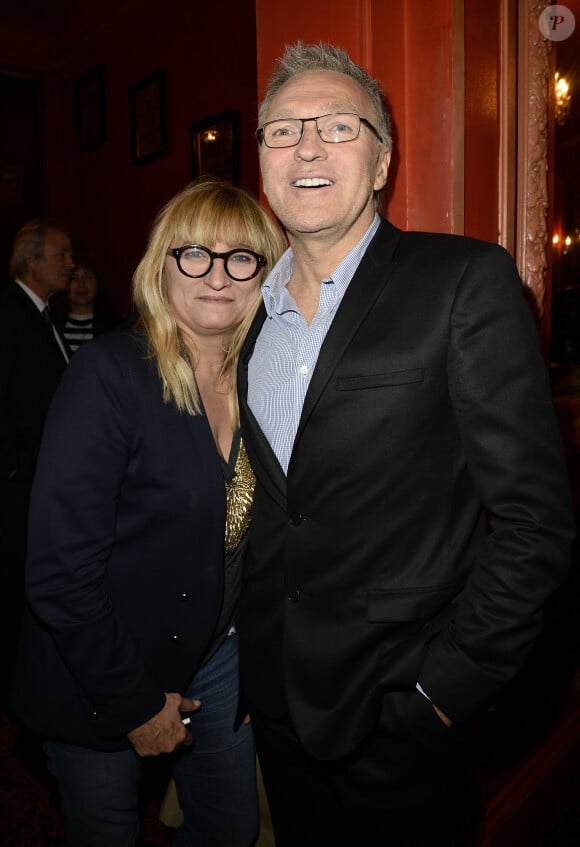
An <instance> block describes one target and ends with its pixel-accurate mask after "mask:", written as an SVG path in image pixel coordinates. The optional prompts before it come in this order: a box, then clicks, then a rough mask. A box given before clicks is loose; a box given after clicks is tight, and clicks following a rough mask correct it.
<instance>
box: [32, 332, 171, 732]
mask: <svg viewBox="0 0 580 847" xmlns="http://www.w3.org/2000/svg"><path fill="white" fill-rule="evenodd" d="M133 370H134V368H132V364H131V362H126V361H123V360H122V357H120V356H119V355H118V354H113V352H112V351H111V349H109V348H104V347H101V346H99V345H97V344H96V343H93V344H90V345H85V347H84V348H82V349H81V350H79V352H78V353H77V354H76V355H75V356H74V357H73V359H72V360H71V363H70V365H69V367H68V368H67V370H66V373H65V376H64V378H63V380H62V382H61V384H60V386H59V389H58V390H57V392H56V394H55V397H54V400H53V404H52V407H51V410H50V413H49V416H48V419H47V422H46V426H45V432H44V437H43V443H42V447H41V452H40V457H39V462H38V467H37V473H36V477H35V482H34V486H33V492H32V501H31V509H30V520H29V541H28V551H29V553H28V562H27V570H26V587H27V594H28V598H29V601H30V604H31V606H32V608H33V610H34V612H35V613H36V615H37V616H38V617H39V618H40V619H41V620H42V621H43V622H44V624H45V625H46V626H47V627H48V628H49V630H50V632H51V635H52V638H53V640H54V642H55V644H56V647H57V649H58V651H59V653H60V656H61V658H62V659H63V661H64V662H65V664H66V665H67V667H68V669H69V671H70V672H71V674H72V676H73V678H74V680H75V684H76V686H77V689H78V691H79V694H80V696H81V698H82V699H85V700H86V702H87V703H88V704H91V705H90V708H91V709H96V710H97V711H96V712H95V715H94V716H95V717H97V716H100V715H98V714H97V713H98V711H99V710H100V709H102V710H103V712H104V713H105V714H107V716H109V715H110V716H111V717H110V719H109V718H108V719H107V720H106V721H104V722H99V721H97V720H95V731H96V732H102V733H103V734H106V735H124V734H126V733H127V732H128V731H130V730H131V729H133V728H134V727H136V726H139V725H140V724H141V723H143V722H144V721H146V720H148V719H149V718H150V717H152V716H153V715H154V714H156V713H157V712H158V711H159V710H160V709H161V708H162V706H163V704H164V702H165V697H164V692H163V691H161V690H160V688H159V686H158V685H157V684H156V682H155V680H154V679H152V677H151V676H150V674H149V673H148V671H147V669H146V667H145V665H144V663H143V661H142V659H141V656H140V652H139V647H138V644H137V643H136V641H135V639H134V638H132V637H131V635H130V634H129V633H128V632H127V631H126V628H125V626H124V623H123V620H121V619H120V617H119V616H118V615H117V613H116V609H115V604H114V602H113V599H112V598H111V596H110V595H109V593H108V591H107V584H106V575H107V569H108V563H109V558H110V555H111V550H112V549H113V545H114V544H115V527H116V522H117V510H118V502H119V495H120V491H121V488H122V486H123V482H124V479H125V476H126V473H127V468H128V465H129V463H130V462H135V461H137V460H138V443H137V442H136V435H135V416H136V414H137V412H136V409H137V408H138V406H137V403H136V402H135V396H134V390H135V389H134V387H133V385H132V383H133V377H132V372H133ZM135 555H138V550H136V551H135Z"/></svg>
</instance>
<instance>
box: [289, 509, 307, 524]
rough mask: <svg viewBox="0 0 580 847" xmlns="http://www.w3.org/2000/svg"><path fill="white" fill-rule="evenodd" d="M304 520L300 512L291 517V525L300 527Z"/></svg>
mask: <svg viewBox="0 0 580 847" xmlns="http://www.w3.org/2000/svg"><path fill="white" fill-rule="evenodd" d="M303 520H304V516H303V515H301V514H300V513H299V512H294V513H293V514H291V515H290V523H291V524H292V526H300V524H301V523H302V521H303Z"/></svg>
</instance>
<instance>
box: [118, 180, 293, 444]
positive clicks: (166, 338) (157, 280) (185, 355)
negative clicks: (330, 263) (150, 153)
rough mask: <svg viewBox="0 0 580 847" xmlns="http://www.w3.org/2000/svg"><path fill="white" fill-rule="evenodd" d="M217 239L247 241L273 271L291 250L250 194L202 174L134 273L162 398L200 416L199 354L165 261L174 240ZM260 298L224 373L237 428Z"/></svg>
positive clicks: (233, 342) (161, 217)
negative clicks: (177, 307)
mask: <svg viewBox="0 0 580 847" xmlns="http://www.w3.org/2000/svg"><path fill="white" fill-rule="evenodd" d="M218 241H225V242H226V243H228V244H232V245H242V244H243V245H245V246H247V247H249V248H250V249H252V250H255V251H256V253H260V254H261V255H263V256H264V257H265V259H266V262H265V265H264V270H263V272H262V273H263V274H264V275H265V274H267V273H268V272H269V271H270V270H271V269H272V267H273V266H274V264H275V263H276V262H277V260H278V259H279V257H280V256H281V254H282V252H283V251H284V248H285V243H284V239H283V237H282V234H281V232H280V230H279V228H278V226H277V225H276V224H275V223H274V221H273V220H272V219H271V218H270V217H269V215H268V214H267V213H266V212H265V211H264V210H263V209H262V208H261V207H260V205H259V204H258V202H257V201H256V200H254V198H253V197H251V196H250V195H249V194H248V193H246V192H245V191H243V190H242V189H241V188H237V187H235V186H233V185H230V184H229V183H225V182H220V181H219V180H216V179H213V178H207V177H205V178H200V179H199V180H196V181H195V182H193V183H191V185H189V186H188V187H187V188H185V189H184V190H183V191H181V192H179V194H177V195H176V196H175V197H173V198H172V199H171V200H170V201H169V202H168V203H167V204H166V206H164V207H163V209H161V211H160V212H159V214H158V215H157V217H156V219H155V222H154V224H153V227H152V230H151V234H150V236H149V242H148V245H147V250H146V252H145V255H144V256H143V258H142V259H141V261H140V262H139V265H138V266H137V269H136V271H135V274H134V276H133V299H134V302H135V306H136V308H137V311H138V313H139V319H140V324H141V326H142V328H143V331H144V333H145V336H146V338H147V341H148V344H149V348H150V354H151V356H152V357H153V358H155V359H156V361H157V370H158V373H159V377H160V379H161V382H162V385H163V399H164V400H165V402H166V403H170V402H173V403H175V405H176V406H177V408H178V409H179V410H180V411H182V412H188V413H189V414H191V415H199V414H201V402H200V397H199V392H198V389H197V385H196V381H195V367H196V365H197V361H196V359H195V351H191V348H190V347H189V348H188V347H187V346H186V344H185V340H184V338H183V335H182V333H181V330H180V329H179V327H178V325H177V322H176V320H175V315H174V313H173V309H172V307H171V305H170V302H169V296H168V289H167V278H166V273H165V262H166V258H167V250H168V248H169V247H170V246H171V245H172V244H176V243H177V244H207V245H208V246H213V245H214V244H215V243H216V242H218ZM259 302H260V294H259V292H258V293H257V295H256V302H255V304H254V305H253V307H252V309H251V310H250V313H249V314H248V315H246V317H245V318H244V320H243V321H242V323H241V324H240V326H239V327H237V328H236V330H235V331H234V332H233V333H232V335H231V337H230V339H229V343H228V347H227V349H226V350H225V351H224V352H225V358H224V363H223V366H222V370H221V377H222V378H225V381H226V384H227V391H228V397H229V402H230V415H231V419H232V426H234V427H236V426H237V425H238V422H239V412H238V403H237V394H236V367H237V361H238V356H239V353H240V349H241V346H242V343H243V340H244V338H245V335H246V332H247V330H248V329H249V326H250V323H251V321H252V319H253V317H254V315H255V313H256V310H257V308H258V305H259Z"/></svg>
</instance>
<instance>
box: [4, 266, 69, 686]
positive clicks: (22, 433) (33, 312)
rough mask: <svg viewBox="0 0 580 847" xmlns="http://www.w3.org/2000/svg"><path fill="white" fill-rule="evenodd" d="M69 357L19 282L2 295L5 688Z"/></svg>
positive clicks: (10, 286)
mask: <svg viewBox="0 0 580 847" xmlns="http://www.w3.org/2000/svg"><path fill="white" fill-rule="evenodd" d="M65 367H66V360H65V358H64V355H63V353H62V351H61V349H60V348H59V346H58V342H57V341H56V339H55V337H54V334H53V331H52V329H51V327H50V326H49V325H48V324H47V322H46V320H45V319H44V318H43V316H42V314H41V313H40V311H39V310H38V309H37V307H36V305H35V304H34V303H33V302H32V300H31V299H30V297H29V296H28V295H27V294H26V293H25V292H24V291H23V290H22V289H21V288H20V287H19V286H18V285H16V283H14V282H13V283H10V285H9V287H8V288H7V289H6V291H5V292H4V293H3V295H2V297H1V298H0V527H1V529H0V568H1V574H2V586H3V587H2V592H0V594H1V596H2V601H1V609H0V621H1V623H0V627H1V636H2V637H1V639H0V641H1V644H2V647H1V648H0V649H1V651H2V652H1V657H2V673H1V674H0V677H1V678H2V685H1V688H2V691H3V692H4V694H5V691H6V684H7V675H6V668H7V665H9V664H10V663H11V662H12V658H13V654H14V649H15V644H16V639H17V635H18V627H19V620H20V616H21V614H22V608H23V604H24V583H23V577H24V558H25V554H26V526H27V517H28V503H29V498H30V488H31V486H32V479H33V476H34V469H35V467H36V460H37V456H38V450H39V448H40V440H41V437H42V429H43V426H44V421H45V418H46V414H47V412H48V407H49V405H50V401H51V399H52V395H53V394H54V391H55V389H56V387H57V385H58V383H59V381H60V378H61V376H62V374H63V372H64V369H65Z"/></svg>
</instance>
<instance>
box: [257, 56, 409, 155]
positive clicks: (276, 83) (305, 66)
mask: <svg viewBox="0 0 580 847" xmlns="http://www.w3.org/2000/svg"><path fill="white" fill-rule="evenodd" d="M305 71H335V72H336V73H339V74H344V75H345V76H348V77H350V78H351V79H354V80H355V82H358V84H359V85H360V86H361V88H362V89H363V90H364V91H365V92H366V94H367V95H368V97H369V99H370V101H371V103H372V106H373V109H374V112H375V117H376V121H377V130H378V132H379V134H380V135H381V137H382V138H383V139H384V144H385V147H386V148H387V149H388V150H391V149H392V147H393V139H392V121H391V115H390V113H389V108H388V106H387V104H386V101H385V95H384V92H383V90H382V88H381V85H380V83H379V82H378V81H377V80H376V79H373V78H372V77H371V76H370V75H369V74H368V73H367V71H365V69H364V68H362V67H361V66H360V65H357V64H356V62H353V60H352V59H351V58H350V56H349V55H348V53H347V52H346V50H343V49H342V48H341V47H335V46H334V45H333V44H328V43H325V42H322V41H320V42H318V44H305V43H304V42H303V41H297V42H296V44H287V45H286V47H285V49H284V53H283V55H282V56H280V58H279V59H278V60H277V62H276V65H275V67H274V71H273V73H272V76H271V77H270V80H269V82H268V87H267V89H266V94H265V96H264V99H263V100H262V103H261V104H260V108H259V112H258V121H259V124H260V125H262V124H263V123H264V122H265V120H266V115H267V113H268V109H269V106H270V103H271V101H272V98H273V97H274V95H275V94H276V92H277V91H278V90H279V89H280V88H281V87H282V86H283V85H284V83H286V82H288V80H289V79H291V78H292V77H293V76H296V75H297V74H300V73H304V72H305Z"/></svg>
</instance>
